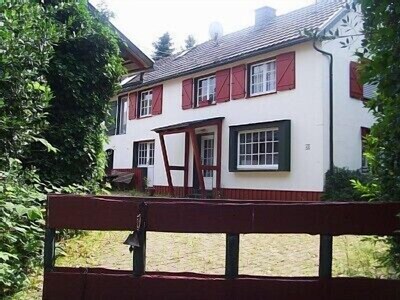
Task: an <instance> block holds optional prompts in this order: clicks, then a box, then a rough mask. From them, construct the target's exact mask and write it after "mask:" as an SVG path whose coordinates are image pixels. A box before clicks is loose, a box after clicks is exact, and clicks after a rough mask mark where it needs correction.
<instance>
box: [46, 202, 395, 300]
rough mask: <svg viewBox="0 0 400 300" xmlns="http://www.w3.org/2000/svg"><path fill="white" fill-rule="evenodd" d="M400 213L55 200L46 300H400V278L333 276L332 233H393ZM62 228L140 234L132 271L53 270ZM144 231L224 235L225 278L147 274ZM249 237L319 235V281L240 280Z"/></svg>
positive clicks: (50, 213) (372, 207)
mask: <svg viewBox="0 0 400 300" xmlns="http://www.w3.org/2000/svg"><path fill="white" fill-rule="evenodd" d="M399 212H400V204H399V203H315V202H309V203H305V202H294V201H293V202H273V201H256V202H251V201H246V202H238V201H230V200H198V199H179V200H177V199H170V198H136V197H88V196H71V195H51V196H49V197H48V203H47V219H46V227H47V230H46V242H45V281H44V292H43V299H188V298H191V299H278V300H279V299H282V300H283V299H285V300H288V299H289V300H290V299H308V300H310V299H332V300H333V299H335V300H337V299H367V300H368V299H371V300H372V299H374V300H379V299H385V300H387V299H400V281H399V280H384V279H367V278H331V274H332V237H333V236H337V235H344V234H349V235H396V234H397V233H398V232H397V230H398V229H400V218H399V217H398V214H399ZM138 216H140V217H138ZM138 222H139V226H138ZM59 229H80V230H107V231H109V230H129V231H137V238H138V241H139V244H140V245H137V246H136V247H135V248H134V257H133V270H132V271H116V270H106V269H96V268H91V269H73V268H58V267H55V266H54V259H55V258H54V252H55V251H54V249H55V231H56V230H59ZM146 231H156V232H180V233H225V234H226V264H225V276H214V275H204V274H192V273H179V274H177V273H161V272H146V268H145V262H146V251H145V250H146ZM245 233H298V234H300V233H304V234H313V235H320V237H321V238H320V268H319V277H297V278H286V277H257V276H244V275H239V270H238V265H239V244H240V234H245Z"/></svg>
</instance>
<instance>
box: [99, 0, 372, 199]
mask: <svg viewBox="0 0 400 300" xmlns="http://www.w3.org/2000/svg"><path fill="white" fill-rule="evenodd" d="M343 5H344V4H343V2H342V1H320V2H319V3H317V4H315V5H311V6H308V7H305V8H302V9H299V10H296V11H293V12H291V13H288V14H285V15H281V16H276V15H275V10H274V9H272V8H270V7H263V8H260V9H258V10H257V11H256V17H255V25H254V26H252V27H249V28H246V29H243V30H241V31H238V32H234V33H231V34H227V35H224V36H222V37H220V38H218V39H216V40H210V41H208V42H205V43H203V44H200V45H198V46H196V47H195V48H193V49H191V50H190V51H188V52H183V53H181V54H178V55H174V56H171V57H168V58H166V59H163V60H160V61H157V62H156V63H155V64H154V67H153V70H152V71H148V72H144V73H138V74H136V75H135V76H131V77H129V78H127V79H126V80H125V82H124V84H123V89H122V91H121V93H120V94H119V95H118V96H116V97H115V98H114V99H112V101H113V107H114V113H115V117H116V126H115V127H113V128H111V130H110V133H111V137H110V140H109V143H108V145H107V148H106V149H107V150H109V151H110V152H111V153H113V155H112V156H111V157H112V166H113V169H115V170H127V169H129V170H133V172H134V173H135V175H136V182H137V184H138V185H140V182H141V181H142V180H143V179H144V178H145V181H146V184H147V185H148V186H151V187H154V188H155V191H156V192H157V193H164V194H165V193H170V192H171V193H172V192H173V193H174V195H175V196H187V195H191V194H196V193H203V196H204V194H206V193H207V191H213V194H214V196H219V197H223V198H232V199H269V200H319V199H320V195H321V193H322V191H323V188H324V178H325V173H326V171H327V170H328V169H329V167H330V164H331V161H330V153H331V151H330V149H331V147H330V145H331V143H330V133H331V131H330V88H329V86H330V85H329V82H330V73H329V62H330V59H329V57H328V56H327V55H326V54H322V53H321V52H318V51H317V50H316V49H315V48H314V46H313V41H312V40H311V39H310V38H308V37H305V36H303V35H302V34H301V31H302V30H304V29H306V28H308V29H320V30H323V29H326V30H328V29H335V28H336V27H338V26H339V25H340V24H341V23H340V22H341V19H342V18H343V17H344V16H345V14H347V13H348V12H347V11H346V10H345V9H344V7H343ZM339 27H340V26H339ZM359 44H360V43H359V42H355V43H354V45H352V46H351V48H350V49H342V48H341V45H340V43H339V41H329V42H323V43H317V44H316V45H315V47H316V48H317V49H321V50H323V51H325V52H328V53H331V54H332V57H333V82H332V83H333V97H332V100H333V110H332V114H333V127H332V139H333V143H332V148H333V152H332V153H333V163H334V165H335V166H338V167H348V168H349V169H361V168H362V167H363V165H362V164H363V159H362V134H363V133H364V132H366V131H367V129H368V128H369V127H370V126H371V124H372V123H373V117H372V115H371V114H370V113H369V112H368V110H367V109H366V108H364V103H363V101H364V100H365V98H364V97H363V92H362V91H363V88H362V86H361V85H359V83H358V81H357V74H356V70H355V66H354V63H352V62H353V61H355V60H356V58H355V56H353V53H354V51H355V49H356V47H359ZM208 193H209V192H208Z"/></svg>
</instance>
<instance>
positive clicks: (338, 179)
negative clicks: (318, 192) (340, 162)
mask: <svg viewBox="0 0 400 300" xmlns="http://www.w3.org/2000/svg"><path fill="white" fill-rule="evenodd" d="M355 181H357V182H359V183H360V184H366V183H368V182H369V175H368V174H363V173H361V172H360V171H352V170H349V169H346V168H337V167H335V168H334V170H333V172H332V171H330V170H329V171H328V172H326V179H325V189H324V190H325V192H324V195H323V197H322V199H323V200H325V201H366V200H367V199H366V198H365V197H364V195H363V194H362V193H361V192H360V191H358V190H356V189H354V187H353V182H355Z"/></svg>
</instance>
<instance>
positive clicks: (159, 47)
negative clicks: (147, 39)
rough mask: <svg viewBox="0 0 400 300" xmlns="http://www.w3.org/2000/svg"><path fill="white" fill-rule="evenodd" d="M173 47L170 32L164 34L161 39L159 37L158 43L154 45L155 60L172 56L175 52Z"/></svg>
mask: <svg viewBox="0 0 400 300" xmlns="http://www.w3.org/2000/svg"><path fill="white" fill-rule="evenodd" d="M172 45H173V43H172V39H171V36H170V35H169V33H168V32H166V33H164V34H163V35H162V36H161V37H159V39H158V41H156V42H154V43H153V47H154V54H153V59H154V60H159V59H161V58H164V57H168V56H171V55H172V53H173V52H174V50H175V49H174V48H173V47H172Z"/></svg>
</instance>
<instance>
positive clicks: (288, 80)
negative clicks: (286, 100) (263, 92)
mask: <svg viewBox="0 0 400 300" xmlns="http://www.w3.org/2000/svg"><path fill="white" fill-rule="evenodd" d="M295 58H296V54H295V52H288V53H283V54H280V55H278V56H277V57H276V90H277V91H287V90H293V89H294V88H295V87H296V61H295Z"/></svg>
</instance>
